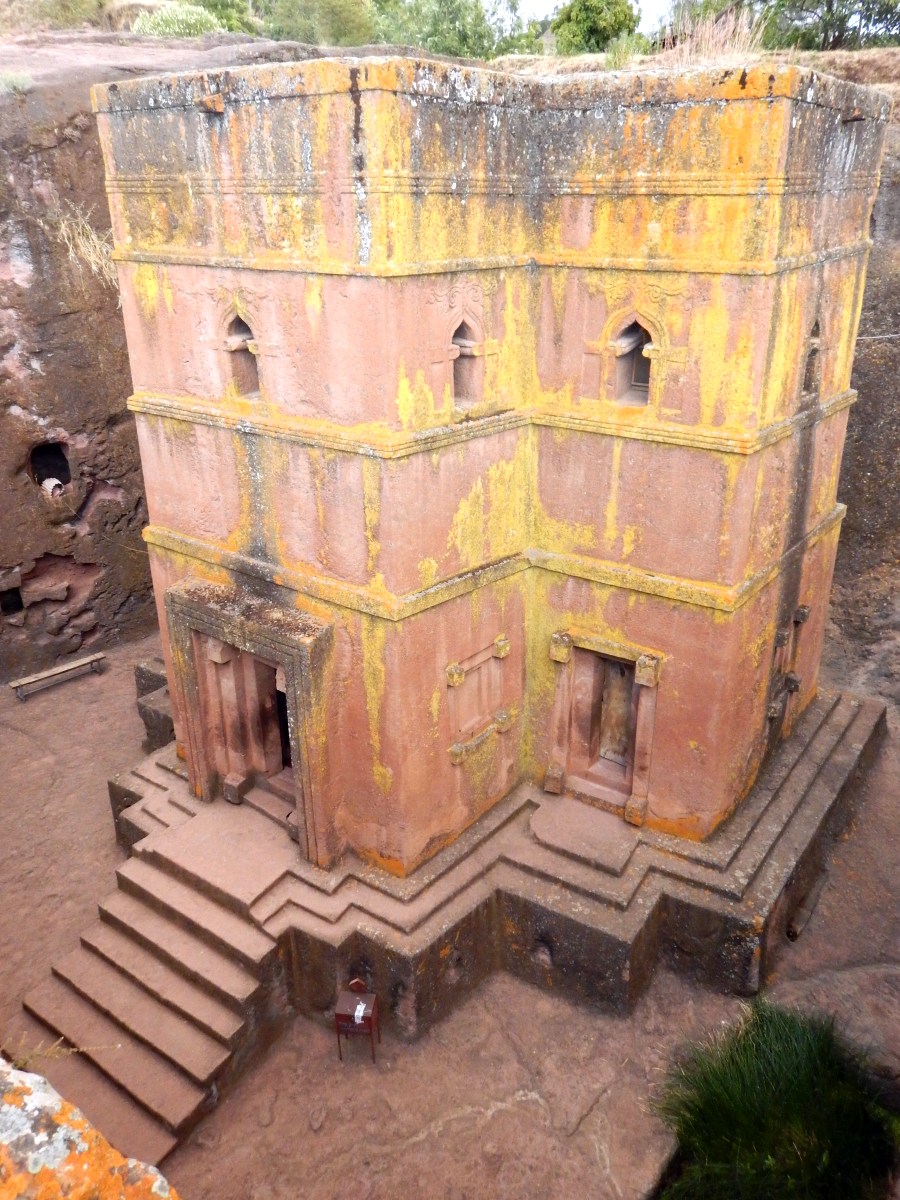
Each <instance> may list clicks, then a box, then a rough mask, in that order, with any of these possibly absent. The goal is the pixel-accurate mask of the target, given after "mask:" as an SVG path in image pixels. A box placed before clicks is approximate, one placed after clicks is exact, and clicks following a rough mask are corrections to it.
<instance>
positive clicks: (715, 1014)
mask: <svg viewBox="0 0 900 1200" xmlns="http://www.w3.org/2000/svg"><path fill="white" fill-rule="evenodd" d="M876 591H877V588H875V587H874V586H871V587H865V588H864V587H861V588H860V589H859V594H861V595H870V594H873V593H874V592H876ZM876 607H877V605H876ZM842 621H844V623H845V624H848V625H852V621H848V618H847V617H846V614H845V613H844V612H843V611H839V612H838V615H837V617H836V618H835V622H834V626H833V628H834V632H835V635H836V636H835V637H834V638H833V639H832V641H831V643H830V645H829V649H828V653H827V656H826V662H827V674H828V677H829V678H828V679H827V682H829V683H831V684H835V683H836V684H838V685H840V686H848V685H849V686H853V685H857V686H858V685H859V684H860V683H865V684H867V685H868V686H869V689H870V690H871V691H877V692H880V693H881V694H883V695H885V696H886V697H887V696H888V695H890V694H893V696H894V698H895V699H896V698H897V693H898V682H900V681H898V678H897V675H893V676H890V675H885V674H884V671H883V664H884V662H885V655H886V654H887V653H888V652H890V651H891V650H892V652H893V654H894V655H895V658H894V661H895V662H896V654H897V645H898V638H897V622H896V613H895V614H894V616H893V618H891V617H890V615H889V614H887V615H886V614H885V613H882V615H881V617H880V618H878V620H877V621H876V627H877V628H876V630H875V636H874V637H873V639H871V640H868V641H867V640H865V639H864V638H861V637H859V636H857V637H855V638H851V637H848V636H846V635H844V634H841V632H840V624H841V622H842ZM879 621H880V624H879V623H878V622H879ZM858 624H859V622H858V621H857V625H858ZM156 646H157V643H156V639H154V638H151V639H145V640H144V641H143V642H138V643H134V644H132V645H128V646H124V647H120V648H118V649H116V650H114V651H113V652H111V653H110V654H109V670H108V671H107V673H106V674H105V675H103V676H102V677H99V678H98V677H96V676H87V677H84V678H82V679H80V680H77V681H74V682H72V683H69V684H66V685H63V686H61V687H59V688H56V689H53V690H50V691H47V692H43V693H40V694H38V695H36V696H34V697H32V698H31V699H29V700H28V701H27V702H25V703H20V702H18V701H17V700H16V699H15V697H14V696H13V694H12V692H10V691H9V690H8V689H4V690H3V694H2V695H0V731H2V732H0V781H2V782H0V845H2V846H3V870H2V872H0V1022H2V1023H3V1024H5V1023H6V1022H7V1021H8V1020H9V1018H10V1017H11V1016H12V1014H13V1013H14V1012H15V1011H16V1009H17V1007H18V1004H19V1001H20V998H21V996H22V995H23V994H24V992H25V991H27V990H28V988H29V987H30V986H32V985H34V984H35V983H37V982H38V981H39V980H41V979H42V978H43V977H44V976H45V974H46V973H47V971H48V970H49V968H50V963H51V961H52V960H53V959H54V958H55V957H57V956H58V955H60V954H61V953H63V952H64V951H66V950H68V949H70V948H72V947H73V946H74V945H75V943H76V941H77V938H78V935H79V933H80V931H81V930H82V929H84V928H85V927H86V926H87V925H88V924H90V923H91V921H92V919H93V916H94V907H95V905H96V903H97V901H98V900H99V899H100V898H101V897H102V896H103V895H104V894H105V893H106V892H107V891H110V890H111V889H112V883H113V872H114V869H115V866H116V864H117V863H118V862H119V861H121V859H122V857H123V853H122V851H121V850H120V849H119V847H118V846H117V845H116V843H115V841H114V838H113V828H112V821H111V818H110V813H109V807H108V802H107V798H106V780H107V778H108V777H109V776H110V775H112V774H114V773H115V772H116V771H119V770H121V769H123V768H125V767H128V766H130V765H133V764H134V762H136V761H137V759H138V758H139V757H140V756H141V736H142V733H143V729H142V726H141V725H140V722H139V721H138V719H137V716H136V711H135V707H134V702H133V697H134V688H133V678H132V670H133V665H134V663H135V662H137V661H138V660H140V659H141V658H144V657H147V656H149V655H151V654H153V653H154V652H155V650H156ZM891 727H892V731H891V736H890V738H889V740H888V742H887V743H886V745H885V747H884V748H883V750H882V751H881V753H880V756H879V759H878V761H877V762H876V764H875V767H874V769H873V770H872V772H871V773H870V774H869V776H868V777H867V779H866V780H865V781H864V783H863V784H862V785H861V787H860V788H859V800H860V809H859V816H858V818H857V819H856V820H855V822H854V825H853V827H852V828H851V830H850V832H849V834H848V835H847V836H846V837H845V838H844V839H843V840H842V841H841V842H840V843H839V844H838V845H837V846H836V849H835V853H834V857H833V861H832V865H831V868H830V872H829V876H828V881H827V884H826V886H825V889H824V892H823V894H822V897H821V900H820V902H819V905H818V908H817V909H816V912H815V913H814V915H813V917H812V920H811V922H810V924H809V926H808V927H807V930H806V932H805V933H804V934H803V936H802V938H801V939H800V940H799V941H798V942H797V943H796V944H794V945H790V944H789V943H785V945H784V950H783V953H782V955H781V958H780V961H779V963H778V965H777V968H776V972H775V977H774V979H773V980H772V983H773V984H774V990H775V994H776V995H782V996H783V997H784V998H786V999H789V1000H791V1001H792V1002H800V1003H813V1004H816V1005H819V1006H824V1007H826V1008H829V1009H834V1010H836V1011H838V1012H839V1013H840V1014H841V1016H842V1018H843V1019H845V1020H846V1021H847V1022H848V1023H849V1024H850V1025H851V1027H852V1028H853V1029H854V1030H855V1031H856V1032H857V1033H858V1034H861V1035H862V1036H864V1037H865V1039H866V1040H867V1041H868V1042H870V1043H873V1044H875V1046H876V1048H877V1049H878V1051H879V1057H880V1058H881V1059H882V1060H884V1061H886V1062H888V1063H890V1064H894V1065H896V1063H897V1059H898V1057H900V1033H898V1032H897V1030H898V1029H900V983H898V980H900V934H898V923H897V912H898V901H897V895H896V891H897V889H896V880H897V878H898V877H900V719H898V710H897V709H896V708H895V709H894V712H893V715H892V720H891ZM738 1011H739V1002H738V1001H737V1000H735V999H734V998H731V997H725V996H719V995H716V994H715V993H713V992H711V991H707V990H704V989H702V988H698V987H696V986H695V985H693V984H692V983H690V982H688V981H686V980H684V979H681V978H677V977H675V976H673V975H671V974H669V973H667V972H664V971H662V972H660V973H659V974H658V975H657V977H656V980H655V982H654V984H653V986H652V987H651V989H650V991H649V992H648V993H647V995H646V996H645V997H644V999H643V1000H642V1001H641V1003H640V1004H639V1005H638V1007H637V1009H636V1011H635V1013H634V1014H633V1016H632V1017H630V1018H629V1019H622V1018H618V1017H614V1016H611V1015H608V1014H605V1013H603V1012H598V1011H594V1010H591V1009H588V1008H578V1007H575V1006H573V1005H571V1004H569V1003H567V1002H565V1001H563V1000H562V999H560V998H558V997H555V996H553V995H550V994H545V993H542V992H539V991H536V990H534V989H532V988H531V987H529V986H527V985H525V984H522V983H519V982H517V981H515V980H513V979H510V978H509V977H507V976H504V975H496V976H494V977H493V978H492V979H491V980H489V981H488V982H487V984H485V985H484V986H483V987H482V988H481V989H480V990H479V991H478V992H477V993H476V994H475V996H474V997H472V998H471V999H470V1000H469V1001H468V1002H467V1003H466V1004H464V1005H463V1006H462V1007H460V1008H459V1009H458V1010H457V1011H456V1012H455V1013H454V1014H453V1015H452V1016H451V1017H450V1018H448V1019H447V1020H446V1021H444V1022H443V1023H442V1024H440V1025H439V1026H438V1027H437V1028H435V1029H434V1030H433V1031H432V1032H431V1033H429V1034H428V1035H427V1036H426V1037H424V1038H423V1039H422V1040H421V1041H419V1042H418V1043H416V1044H415V1045H407V1044H405V1043H403V1042H401V1041H399V1040H398V1039H397V1038H395V1037H394V1035H393V1034H391V1033H386V1034H385V1040H384V1043H383V1044H382V1047H381V1048H380V1052H379V1055H378V1062H377V1065H375V1066H373V1065H372V1063H371V1062H370V1060H369V1059H368V1046H367V1044H366V1043H365V1042H364V1041H363V1040H360V1041H358V1042H355V1043H352V1044H351V1045H350V1046H349V1048H348V1053H346V1055H345V1061H344V1063H343V1064H341V1063H340V1062H339V1061H338V1057H337V1052H336V1047H335V1043H334V1035H333V1032H332V1031H331V1030H330V1029H329V1027H328V1026H327V1024H326V1023H325V1022H324V1020H323V1021H321V1022H317V1021H311V1020H307V1019H303V1018H298V1019H297V1020H296V1021H295V1022H294V1024H293V1025H292V1027H291V1028H290V1029H289V1030H288V1032H287V1033H286V1034H285V1035H284V1036H283V1037H282V1039H281V1040H280V1042H279V1043H278V1044H277V1045H276V1046H275V1047H274V1048H273V1049H272V1050H271V1052H270V1053H269V1055H268V1056H267V1058H266V1059H265V1060H264V1062H262V1063H261V1064H260V1065H259V1066H258V1067H257V1068H256V1069H255V1070H254V1071H252V1072H251V1073H250V1074H249V1075H247V1076H245V1078H244V1079H243V1080H241V1081H240V1082H239V1083H238V1084H237V1086H236V1087H235V1088H234V1089H233V1091H232V1092H231V1093H230V1094H229V1095H228V1096H227V1097H226V1098H225V1100H224V1102H223V1103H222V1104H221V1106H220V1107H219V1108H218V1109H217V1110H216V1111H215V1112H214V1113H213V1114H212V1115H211V1116H210V1117H209V1118H208V1119H207V1120H206V1121H205V1122H204V1123H203V1124H202V1125H201V1126H200V1127H199V1129H198V1130H197V1131H196V1132H195V1133H194V1134H193V1135H192V1136H191V1138H190V1139H189V1140H188V1142H187V1143H186V1144H185V1145H184V1146H183V1147H182V1148H181V1149H179V1150H178V1151H176V1152H175V1154H173V1155H172V1156H171V1157H170V1158H169V1160H168V1161H167V1163H166V1164H165V1170H166V1173H167V1175H168V1177H169V1178H170V1180H171V1182H172V1183H173V1184H174V1185H175V1186H176V1187H177V1188H178V1189H179V1190H180V1192H181V1194H182V1196H183V1198H184V1200H208V1198H209V1200H211V1198H213V1197H215V1200H263V1198H265V1200H279V1198H281V1197H284V1198H288V1197H290V1198H292V1200H293V1198H294V1197H297V1196H299V1195H303V1196H307V1197H310V1198H312V1200H331V1198H332V1197H334V1198H335V1200H337V1197H344V1196H346V1195H353V1196H358V1197H371V1198H373V1200H375V1198H377V1200H387V1198H391V1200H393V1198H394V1197H397V1196H401V1195H408V1196H425V1195H427V1196H429V1197H434V1198H435V1200H451V1198H453V1200H464V1198H473V1200H474V1198H475V1197H478V1198H479V1200H483V1198H485V1197H498V1198H500V1197H516V1198H521V1197H526V1196H527V1197H538V1198H541V1200H544V1198H547V1200H556V1198H559V1200H562V1198H563V1197H565V1198H567V1200H568V1198H569V1197H572V1196H579V1195H590V1196H592V1197H595V1198H599V1200H606V1198H609V1200H629V1198H634V1200H637V1198H638V1197H642V1196H646V1195H647V1194H648V1192H649V1191H650V1190H651V1189H652V1187H653V1185H654V1183H655V1181H656V1179H657V1178H658V1174H659V1172H660V1170H661V1169H662V1166H663V1164H664V1163H665V1161H666V1159H667V1157H668V1155H669V1153H670V1150H671V1145H670V1142H669V1139H668V1137H667V1135H666V1133H665V1131H664V1130H663V1128H662V1127H661V1126H660V1124H659V1123H658V1122H657V1120H656V1118H655V1117H654V1116H653V1115H652V1113H651V1112H650V1110H649V1107H648V1104H649V1100H650V1098H651V1096H652V1094H653V1090H654V1088H655V1086H656V1085H657V1084H658V1082H659V1080H660V1079H661V1077H662V1073H663V1072H664V1071H665V1069H666V1067H667V1065H668V1064H669V1063H670V1062H671V1060H672V1056H673V1054H674V1053H675V1051H676V1049H677V1047H678V1046H679V1045H681V1044H683V1043H684V1042H685V1041H686V1040H690V1039H694V1038H697V1037H700V1036H702V1035H704V1034H705V1033H708V1032H711V1031H713V1030H715V1029H716V1028H717V1027H718V1026H719V1025H720V1023H721V1022H722V1021H723V1020H728V1019H732V1018H734V1017H735V1016H736V1015H737V1013H738ZM38 1069H39V1068H38Z"/></svg>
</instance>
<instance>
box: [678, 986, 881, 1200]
mask: <svg viewBox="0 0 900 1200" xmlns="http://www.w3.org/2000/svg"><path fill="white" fill-rule="evenodd" d="M657 1108H658V1111H659V1113H660V1115H661V1116H662V1118H663V1120H664V1121H665V1122H666V1124H667V1125H668V1126H669V1127H670V1128H671V1129H672V1131H673V1132H674V1133H675V1135H676V1136H677V1138H678V1142H679V1148H680V1151H681V1156H682V1161H683V1164H684V1167H683V1170H682V1172H681V1175H680V1176H679V1178H678V1179H677V1180H675V1182H674V1183H672V1184H670V1185H669V1186H668V1187H667V1188H666V1190H665V1191H664V1193H663V1197H664V1200H875V1198H876V1197H883V1196H884V1195H885V1194H886V1185H887V1180H888V1177H889V1175H890V1172H891V1171H892V1169H893V1168H894V1165H895V1163H896V1161H897V1143H896V1137H895V1127H894V1124H893V1122H892V1118H891V1116H890V1114H888V1113H887V1112H886V1111H885V1109H884V1108H883V1107H882V1105H881V1104H880V1103H879V1099H878V1092H877V1088H876V1086H875V1084H874V1083H873V1081H872V1077H871V1075H870V1072H869V1064H868V1061H867V1059H866V1056H865V1055H864V1053H863V1052H862V1051H860V1050H858V1049H856V1048H854V1047H852V1046H850V1045H849V1044H848V1043H847V1042H845V1041H844V1040H843V1039H842V1038H841V1037H840V1036H839V1035H838V1034H837V1032H836V1031H835V1028H834V1023H833V1021H831V1020H828V1019H825V1018H816V1017H807V1016H804V1015H802V1014H800V1013H797V1012H792V1011H789V1010H786V1009H780V1008H776V1007H775V1006H774V1005H771V1004H769V1003H767V1002H765V1001H757V1002H756V1003H755V1004H753V1005H752V1006H751V1007H750V1008H749V1009H748V1010H747V1013H746V1014H745V1016H744V1018H743V1020H742V1021H741V1022H740V1023H739V1024H738V1025H737V1026H736V1027H734V1028H732V1029H729V1030H727V1031H726V1032H725V1033H723V1034H721V1035H719V1036H718V1037H717V1038H715V1039H713V1040H712V1041H711V1042H709V1043H707V1044H705V1045H701V1046H698V1047H695V1048H694V1049H693V1050H691V1051H690V1053H689V1055H688V1056H687V1058H686V1059H685V1061H683V1062H682V1063H681V1064H680V1065H679V1066H677V1067H676V1068H674V1069H673V1070H672V1071H671V1072H670V1074H669V1077H668V1079H667V1082H666V1084H665V1086H664V1089H663V1092H662V1095H661V1097H660V1099H659V1100H658V1101H657Z"/></svg>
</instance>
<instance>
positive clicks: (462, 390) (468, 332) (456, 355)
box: [451, 321, 484, 408]
mask: <svg viewBox="0 0 900 1200" xmlns="http://www.w3.org/2000/svg"><path fill="white" fill-rule="evenodd" d="M451 353H452V354H453V402H454V404H455V405H456V406H457V408H471V407H472V406H473V405H474V404H478V403H479V402H480V400H481V398H482V391H483V374H482V372H483V369H484V360H483V358H482V357H481V355H480V354H479V353H478V341H477V339H476V336H475V331H474V330H473V329H472V328H471V327H470V326H469V325H467V324H466V322H465V321H463V322H462V323H461V324H460V325H459V327H458V328H457V330H456V332H455V333H454V335H453V342H452V346H451Z"/></svg>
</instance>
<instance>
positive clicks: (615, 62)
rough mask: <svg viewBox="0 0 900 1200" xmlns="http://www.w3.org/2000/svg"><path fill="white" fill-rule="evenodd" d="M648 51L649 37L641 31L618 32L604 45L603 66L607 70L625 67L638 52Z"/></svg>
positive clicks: (646, 52)
mask: <svg viewBox="0 0 900 1200" xmlns="http://www.w3.org/2000/svg"><path fill="white" fill-rule="evenodd" d="M649 53H650V39H649V38H648V37H645V36H644V34H642V33H620V34H619V36H618V37H615V38H613V40H612V41H611V42H610V43H609V45H608V46H607V47H606V50H605V54H606V60H605V63H604V66H605V67H606V68H607V70H609V71H619V70H621V68H622V67H627V66H628V64H629V63H630V62H631V60H632V59H633V58H636V57H637V56H638V55H639V54H649Z"/></svg>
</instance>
